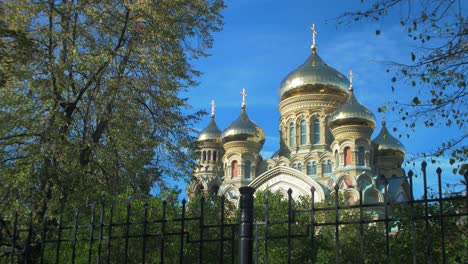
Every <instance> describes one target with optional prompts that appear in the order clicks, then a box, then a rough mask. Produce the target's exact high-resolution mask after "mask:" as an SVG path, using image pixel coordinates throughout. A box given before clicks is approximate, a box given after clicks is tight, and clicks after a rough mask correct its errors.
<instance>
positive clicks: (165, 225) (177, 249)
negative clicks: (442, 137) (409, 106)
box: [0, 163, 468, 263]
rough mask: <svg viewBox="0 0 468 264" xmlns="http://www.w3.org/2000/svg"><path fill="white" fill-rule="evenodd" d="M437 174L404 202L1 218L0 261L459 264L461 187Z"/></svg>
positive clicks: (152, 208)
mask: <svg viewBox="0 0 468 264" xmlns="http://www.w3.org/2000/svg"><path fill="white" fill-rule="evenodd" d="M436 174H437V182H438V184H437V190H435V192H434V193H433V192H429V191H428V187H427V175H426V165H425V163H423V169H422V177H423V188H424V193H423V195H422V198H421V199H411V200H409V201H406V202H391V200H387V201H385V202H381V203H371V204H363V202H362V199H360V200H359V202H357V203H354V204H349V203H346V202H345V201H344V200H343V199H342V197H340V192H338V191H336V192H334V195H333V197H331V199H329V200H328V201H327V202H322V203H317V202H316V201H315V197H314V190H313V189H312V190H311V196H310V197H303V198H302V199H297V200H293V199H292V191H291V190H289V191H288V197H287V199H286V200H285V199H284V198H282V197H281V196H280V195H279V194H272V193H260V192H257V193H254V192H255V190H254V189H253V188H250V187H242V188H241V189H240V192H241V197H240V200H239V210H238V211H235V210H231V209H230V207H229V204H227V203H226V202H225V200H224V197H217V198H213V197H207V198H203V197H202V198H201V199H200V200H199V201H191V203H190V206H188V205H187V203H186V201H185V200H184V201H182V202H181V204H169V203H166V202H164V201H159V200H158V199H154V200H153V201H149V202H138V201H128V202H127V203H126V204H125V203H109V204H105V203H100V204H96V205H94V204H92V205H90V206H89V207H88V208H87V209H81V210H78V209H75V210H70V209H68V207H65V206H64V207H62V209H61V210H59V211H58V212H50V213H49V212H45V213H44V215H43V217H42V219H39V220H38V219H36V218H34V217H33V215H32V213H31V214H28V213H24V212H17V213H16V214H14V215H12V216H7V215H0V217H1V219H0V242H1V244H0V263H398V262H399V263H467V262H468V253H467V252H468V250H467V247H468V244H467V241H468V233H467V230H468V228H467V226H468V210H467V208H468V203H467V202H468V201H467V191H466V184H465V186H464V190H462V191H460V193H458V194H454V193H445V194H444V193H443V186H442V179H441V174H442V171H441V170H440V169H438V170H437V173H436ZM407 178H408V181H409V184H410V187H411V188H410V189H411V192H412V191H413V174H412V173H411V172H409V173H408V176H407ZM466 178H467V175H465V179H466ZM337 190H338V189H337ZM359 192H360V197H362V190H359ZM254 195H255V198H254ZM384 196H385V193H384ZM411 197H414V196H413V193H411Z"/></svg>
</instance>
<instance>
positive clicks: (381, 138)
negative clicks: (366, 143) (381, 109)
mask: <svg viewBox="0 0 468 264" xmlns="http://www.w3.org/2000/svg"><path fill="white" fill-rule="evenodd" d="M372 143H374V144H376V145H377V151H386V150H390V151H400V152H402V153H403V154H405V153H406V149H405V147H404V146H403V144H401V142H400V141H399V140H398V139H396V138H395V137H394V136H392V134H390V132H388V130H387V126H386V124H385V121H384V122H382V130H380V133H379V134H378V135H377V137H375V138H374V140H372Z"/></svg>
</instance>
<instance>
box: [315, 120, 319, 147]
mask: <svg viewBox="0 0 468 264" xmlns="http://www.w3.org/2000/svg"><path fill="white" fill-rule="evenodd" d="M319 143H320V120H319V119H318V118H315V119H314V144H319Z"/></svg>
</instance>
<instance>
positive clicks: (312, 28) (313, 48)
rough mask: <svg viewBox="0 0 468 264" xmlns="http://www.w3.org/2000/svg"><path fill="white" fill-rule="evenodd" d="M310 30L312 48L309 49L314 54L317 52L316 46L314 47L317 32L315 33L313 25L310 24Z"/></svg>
mask: <svg viewBox="0 0 468 264" xmlns="http://www.w3.org/2000/svg"><path fill="white" fill-rule="evenodd" d="M310 30H312V46H311V47H310V48H311V49H312V52H314V53H315V51H316V50H317V45H315V37H316V36H317V31H315V24H312V26H311V27H310Z"/></svg>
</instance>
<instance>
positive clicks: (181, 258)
mask: <svg viewBox="0 0 468 264" xmlns="http://www.w3.org/2000/svg"><path fill="white" fill-rule="evenodd" d="M186 203H187V200H185V199H183V200H182V220H181V223H180V248H179V263H180V264H183V263H184V235H185V204H186Z"/></svg>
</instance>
